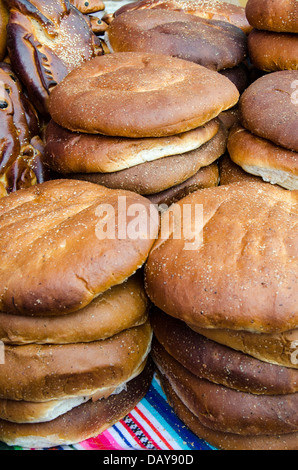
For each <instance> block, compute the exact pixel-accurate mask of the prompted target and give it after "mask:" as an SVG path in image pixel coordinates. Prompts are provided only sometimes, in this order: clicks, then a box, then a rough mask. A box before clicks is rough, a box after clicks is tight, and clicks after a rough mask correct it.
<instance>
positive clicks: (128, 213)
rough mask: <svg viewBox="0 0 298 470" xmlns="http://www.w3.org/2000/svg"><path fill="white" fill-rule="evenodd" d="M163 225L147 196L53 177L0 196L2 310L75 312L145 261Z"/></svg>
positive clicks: (16, 312) (52, 313)
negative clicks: (138, 213) (140, 228)
mask: <svg viewBox="0 0 298 470" xmlns="http://www.w3.org/2000/svg"><path fill="white" fill-rule="evenodd" d="M121 198H122V199H121ZM135 204H136V205H137V207H138V208H139V209H140V207H141V208H142V211H141V212H142V214H141V216H140V217H141V219H142V227H143V229H142V230H141V231H139V232H138V230H137V229H135V230H134V224H135V220H136V213H135V212H134V211H133V210H132V209H134V208H136V206H135ZM131 208H132V209H131ZM106 212H107V214H108V215H107V217H108V226H109V227H110V229H109V232H108V234H106V233H105V230H104V228H105V224H106V223H107V220H106V219H105V218H104V219H103V220H102V217H104V215H105V213H106ZM119 217H120V219H121V221H122V223H121V227H118V220H119ZM139 222H140V219H139ZM158 229H159V220H158V213H157V210H156V209H155V208H154V207H153V205H152V204H150V201H148V199H146V198H144V197H142V196H139V195H137V194H135V193H132V192H128V191H114V190H111V189H107V188H105V187H102V186H99V185H95V184H92V183H88V182H83V181H73V180H52V181H48V182H46V183H43V184H40V185H36V186H33V187H32V188H28V189H24V190H21V191H17V192H15V193H13V194H10V195H9V196H8V197H4V198H2V199H1V200H0V233H1V235H0V239H1V242H0V252H1V260H2V262H1V268H0V285H1V292H0V311H1V312H5V313H11V314H17V315H28V316H30V315H36V316H51V315H61V314H67V313H73V312H76V311H77V310H79V309H81V308H83V307H85V306H86V305H88V304H89V303H90V302H91V301H92V300H94V299H95V298H96V297H97V296H98V295H99V294H101V293H103V292H105V291H106V290H108V289H109V288H110V287H113V286H115V285H118V284H121V283H122V282H124V281H125V280H126V279H128V278H129V277H130V276H131V275H132V274H134V273H135V271H137V269H138V268H140V267H141V266H142V265H143V264H144V262H145V260H146V259H147V256H148V254H149V251H150V249H151V247H152V245H153V243H154V240H155V238H156V236H157V233H158Z"/></svg>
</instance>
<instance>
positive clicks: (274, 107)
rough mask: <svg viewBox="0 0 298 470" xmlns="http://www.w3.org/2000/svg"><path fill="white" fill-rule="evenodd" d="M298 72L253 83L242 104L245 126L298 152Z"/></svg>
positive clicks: (272, 75)
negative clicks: (297, 97)
mask: <svg viewBox="0 0 298 470" xmlns="http://www.w3.org/2000/svg"><path fill="white" fill-rule="evenodd" d="M297 80H298V70H283V71H281V72H273V73H268V74H266V75H264V76H263V77H261V78H259V79H258V80H256V81H255V82H253V83H252V84H251V85H250V86H249V87H248V88H247V89H246V90H245V92H244V93H243V94H242V95H241V98H240V101H239V110H240V119H241V123H242V125H243V126H244V127H245V128H246V129H248V130H249V131H250V132H252V133H253V134H255V135H258V136H259V137H263V138H265V139H268V140H271V141H272V142H274V143H275V144H277V145H280V146H281V147H285V148H287V149H289V150H293V151H295V152H298V113H297V102H296V101H297V100H296V94H297V93H296V90H297V85H296V83H297Z"/></svg>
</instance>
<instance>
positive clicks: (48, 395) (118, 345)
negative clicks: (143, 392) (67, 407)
mask: <svg viewBox="0 0 298 470" xmlns="http://www.w3.org/2000/svg"><path fill="white" fill-rule="evenodd" d="M151 339H152V329H151V326H150V323H149V322H148V321H147V322H146V323H145V324H144V325H141V326H138V327H135V328H130V329H128V330H125V331H122V332H121V333H118V334H117V335H115V336H113V337H111V338H108V339H105V340H102V341H94V342H91V343H77V344H62V345H36V344H30V345H24V346H5V348H4V357H5V364H2V365H1V370H0V397H1V398H4V399H9V400H24V401H32V402H43V401H49V400H57V399H66V398H70V397H77V396H86V395H87V396H90V395H92V394H93V393H95V392H97V391H98V390H99V389H105V388H111V387H113V388H116V387H117V386H118V385H120V384H122V383H123V382H124V381H126V380H128V379H129V378H130V377H131V376H132V375H133V373H134V371H136V370H138V369H139V368H140V366H141V365H142V364H143V362H144V360H145V359H146V358H147V356H148V353H149V350H150V345H151ZM24 371H26V373H24Z"/></svg>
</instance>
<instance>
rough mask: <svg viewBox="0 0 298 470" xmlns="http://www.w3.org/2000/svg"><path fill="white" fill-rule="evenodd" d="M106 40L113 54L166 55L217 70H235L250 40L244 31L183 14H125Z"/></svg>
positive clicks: (143, 12)
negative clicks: (145, 53) (140, 53)
mask: <svg viewBox="0 0 298 470" xmlns="http://www.w3.org/2000/svg"><path fill="white" fill-rule="evenodd" d="M107 41H108V44H109V46H110V49H111V51H113V52H147V53H151V54H152V53H153V54H154V53H159V54H165V55H169V56H173V57H179V58H180V59H184V60H189V61H191V62H195V63H197V64H200V65H203V66H204V67H207V68H209V69H212V70H216V71H219V70H223V69H227V68H232V67H236V66H237V65H239V64H240V63H242V62H243V61H244V60H245V58H246V55H247V37H246V34H245V33H244V32H243V31H241V29H239V28H237V27H236V26H234V25H231V24H229V23H226V22H224V21H216V20H207V19H203V18H199V17H197V16H194V15H189V14H187V13H184V12H182V11H169V10H155V9H153V10H137V11H130V12H127V13H124V14H122V15H119V16H117V17H116V18H115V19H114V21H112V23H111V25H110V27H109V28H108V30H107Z"/></svg>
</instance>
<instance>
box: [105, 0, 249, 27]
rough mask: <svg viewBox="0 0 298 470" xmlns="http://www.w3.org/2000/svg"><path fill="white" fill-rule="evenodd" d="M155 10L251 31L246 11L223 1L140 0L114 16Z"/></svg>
mask: <svg viewBox="0 0 298 470" xmlns="http://www.w3.org/2000/svg"><path fill="white" fill-rule="evenodd" d="M154 8H157V9H165V10H176V11H184V12H185V13H190V14H193V15H196V16H199V17H201V18H206V19H209V20H220V21H226V22H228V23H231V24H234V25H235V26H237V27H238V28H240V29H242V30H243V31H244V32H245V33H248V32H249V31H250V30H251V26H250V24H249V22H248V21H247V19H246V15H245V9H244V8H243V7H240V6H238V5H234V4H232V3H228V2H224V1H221V0H139V1H136V2H132V3H127V5H124V6H123V7H121V8H119V10H117V11H116V12H115V14H114V16H115V17H116V16H119V15H121V14H122V13H125V12H126V11H131V10H139V9H154Z"/></svg>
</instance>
